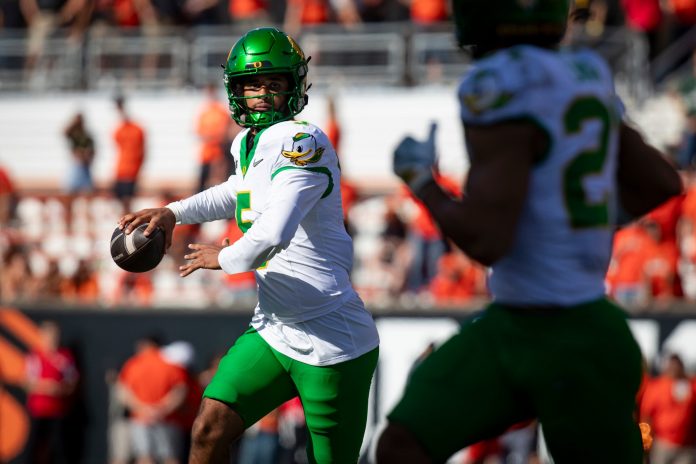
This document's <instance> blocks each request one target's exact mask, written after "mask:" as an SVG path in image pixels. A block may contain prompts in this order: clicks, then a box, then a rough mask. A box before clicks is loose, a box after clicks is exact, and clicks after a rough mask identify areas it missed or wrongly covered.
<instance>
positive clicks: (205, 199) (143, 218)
mask: <svg viewBox="0 0 696 464" xmlns="http://www.w3.org/2000/svg"><path fill="white" fill-rule="evenodd" d="M236 192H237V191H236V176H234V175H233V176H230V177H229V179H227V181H225V182H223V183H221V184H218V185H215V186H213V187H210V188H209V189H206V190H204V191H202V192H199V193H197V194H195V195H193V196H190V197H188V198H185V199H183V200H180V201H175V202H172V203H170V204H168V205H167V206H166V207H164V208H147V209H142V210H140V211H137V212H135V213H127V214H125V215H124V216H123V217H121V219H119V221H118V226H119V228H121V229H124V228H125V231H126V234H130V233H131V232H132V231H133V230H135V228H136V227H138V226H139V225H140V224H143V223H149V225H148V227H147V229H146V230H145V235H150V233H151V232H152V231H154V230H155V228H157V227H159V228H161V229H162V230H163V231H164V237H165V244H166V245H165V247H166V248H169V246H170V245H171V244H172V233H173V231H174V226H175V225H176V224H200V223H202V222H208V221H216V220H218V219H229V218H232V217H234V211H235V207H236V202H237V193H236Z"/></svg>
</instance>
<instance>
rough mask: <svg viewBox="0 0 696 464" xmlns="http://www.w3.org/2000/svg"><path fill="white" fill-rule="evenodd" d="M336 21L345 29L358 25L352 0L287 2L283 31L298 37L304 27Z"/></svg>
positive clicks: (296, 0)
mask: <svg viewBox="0 0 696 464" xmlns="http://www.w3.org/2000/svg"><path fill="white" fill-rule="evenodd" d="M334 20H336V22H339V23H340V24H342V25H343V26H345V27H347V28H351V27H354V26H355V25H356V24H358V23H360V15H359V14H358V10H357V8H356V7H355V3H354V0H334V1H333V2H332V1H330V0H288V2H287V6H286V10H285V19H284V30H285V31H286V32H287V33H288V34H290V35H298V33H299V32H300V31H301V30H302V27H305V26H316V25H320V24H326V23H330V22H333V21H334Z"/></svg>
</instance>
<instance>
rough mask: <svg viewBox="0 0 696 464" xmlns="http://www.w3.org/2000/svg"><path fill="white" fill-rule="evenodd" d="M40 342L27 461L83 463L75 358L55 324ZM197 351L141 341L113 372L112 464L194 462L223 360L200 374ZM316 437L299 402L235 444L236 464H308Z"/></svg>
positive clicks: (31, 359)
mask: <svg viewBox="0 0 696 464" xmlns="http://www.w3.org/2000/svg"><path fill="white" fill-rule="evenodd" d="M37 341H38V343H37V345H36V347H35V348H34V349H32V350H31V351H30V352H29V353H28V354H27V355H26V359H25V366H26V381H25V383H24V387H25V389H26V407H27V412H28V413H29V417H30V419H31V427H30V433H29V438H28V440H29V441H28V443H27V446H26V448H25V449H26V462H30V463H33V464H53V463H57V464H63V463H65V464H67V463H73V462H79V461H80V457H79V456H80V454H81V452H82V450H81V446H82V442H81V437H80V433H79V430H81V428H82V427H83V426H84V424H83V423H80V421H81V420H84V417H80V416H79V414H78V413H77V410H78V409H79V407H78V405H80V404H82V398H80V396H81V395H83V394H84V392H83V391H81V389H80V387H79V385H80V382H81V379H80V372H79V368H78V363H77V362H76V360H75V357H74V353H73V352H72V351H71V350H70V349H69V348H68V347H66V346H64V345H63V344H62V343H61V328H60V326H59V325H58V324H57V323H56V322H54V321H51V320H45V321H42V322H41V323H40V324H39V326H38V340H37ZM195 357H196V352H195V349H194V348H193V346H192V345H191V344H190V343H189V342H187V341H182V340H178V341H174V342H171V343H168V344H163V343H162V341H161V340H160V339H159V338H158V336H157V335H150V336H145V337H142V338H140V339H138V340H137V341H136V343H135V346H134V353H133V354H132V355H131V356H130V357H129V358H128V359H126V360H125V362H124V363H123V365H122V366H121V367H119V368H118V369H109V370H106V372H105V381H106V385H105V387H106V389H107V391H108V411H107V414H106V416H107V429H106V434H107V437H106V438H107V440H106V441H107V449H108V450H107V453H108V457H107V459H106V460H105V462H108V463H109V464H128V463H131V462H137V463H141V464H144V463H154V462H158V463H162V464H176V463H180V462H187V456H188V447H189V443H190V438H189V437H190V434H191V427H192V425H193V421H194V419H195V417H196V414H197V412H198V408H199V406H200V402H201V398H202V393H203V390H204V389H205V387H206V386H207V384H208V383H209V382H210V380H211V379H212V377H213V375H214V373H215V371H216V370H217V366H218V363H219V361H220V358H221V357H222V354H218V355H216V356H214V357H213V358H212V359H210V360H209V363H208V365H207V366H206V367H205V368H204V369H202V370H201V371H197V370H196V369H194V360H195ZM307 437H308V434H307V432H306V425H305V420H304V413H303V410H302V405H301V403H300V401H299V399H298V398H294V399H292V400H290V401H288V402H286V403H285V404H283V405H282V406H280V407H279V408H277V409H275V410H274V411H272V412H271V413H269V414H268V415H267V416H266V417H264V418H262V419H261V420H260V421H259V422H258V423H257V424H255V425H254V426H253V427H251V428H250V429H249V430H247V432H246V433H245V435H244V437H243V438H242V440H241V441H239V442H237V443H235V444H233V445H231V450H230V451H231V457H232V459H231V461H230V464H235V463H238V464H305V463H307V462H308V461H307V455H306V451H305V448H306V444H307Z"/></svg>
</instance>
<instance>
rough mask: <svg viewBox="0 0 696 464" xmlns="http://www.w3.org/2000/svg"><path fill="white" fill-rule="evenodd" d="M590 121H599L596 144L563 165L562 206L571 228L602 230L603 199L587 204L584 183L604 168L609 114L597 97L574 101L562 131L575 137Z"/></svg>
mask: <svg viewBox="0 0 696 464" xmlns="http://www.w3.org/2000/svg"><path fill="white" fill-rule="evenodd" d="M590 120H595V121H599V122H600V124H601V129H600V135H599V141H598V142H599V143H598V145H597V147H596V148H591V149H588V150H585V151H582V152H580V153H578V154H577V155H576V156H575V158H573V159H572V160H571V161H570V163H569V164H568V165H567V166H566V169H565V172H564V177H563V188H564V194H565V204H566V208H567V210H568V212H569V214H570V222H571V225H572V227H573V228H576V229H584V228H590V227H603V226H607V225H608V224H609V209H608V201H607V199H606V197H605V199H604V200H603V201H600V202H592V203H591V202H589V201H588V199H587V195H586V194H585V189H584V188H583V181H584V179H585V178H586V177H587V176H589V175H593V174H600V173H601V172H602V169H603V168H604V162H605V161H606V158H607V150H608V145H609V130H610V129H611V126H612V117H611V114H610V113H609V110H608V109H607V107H606V106H605V105H604V104H603V103H602V102H601V101H599V100H597V99H596V98H593V97H586V98H580V99H578V100H575V101H574V102H573V103H572V104H571V105H570V107H569V108H568V110H567V111H566V113H565V117H564V124H565V130H566V133H568V134H570V135H573V134H577V133H578V132H580V131H581V130H582V125H583V124H584V123H585V122H587V121H590Z"/></svg>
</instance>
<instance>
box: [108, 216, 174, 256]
mask: <svg viewBox="0 0 696 464" xmlns="http://www.w3.org/2000/svg"><path fill="white" fill-rule="evenodd" d="M144 223H149V224H148V226H147V229H145V232H144V234H145V235H146V236H147V235H150V234H151V233H152V232H154V231H155V229H156V228H157V227H159V228H160V229H162V231H163V232H164V249H165V250H168V249H169V247H170V246H171V245H172V235H173V233H174V226H176V216H174V212H173V211H172V210H171V209H169V208H149V209H141V210H140V211H137V212H135V213H128V214H125V215H124V216H123V217H122V218H121V219H119V220H118V228H119V229H121V230H124V229H125V232H126V235H128V234H130V233H131V232H133V230H135V228H136V227H138V226H139V225H140V224H144Z"/></svg>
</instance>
